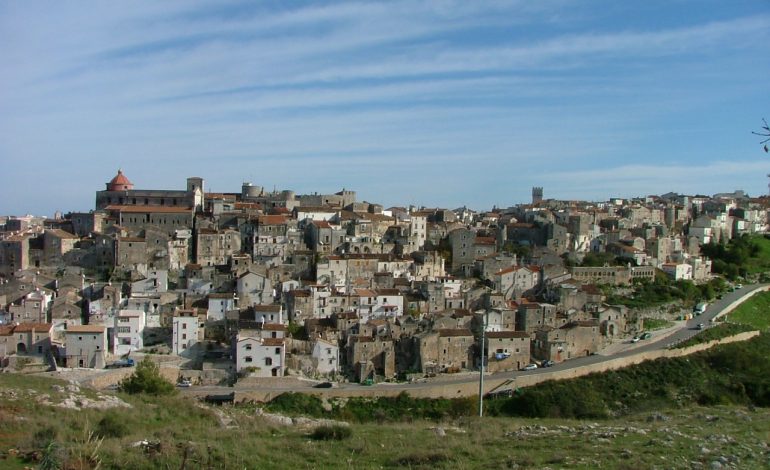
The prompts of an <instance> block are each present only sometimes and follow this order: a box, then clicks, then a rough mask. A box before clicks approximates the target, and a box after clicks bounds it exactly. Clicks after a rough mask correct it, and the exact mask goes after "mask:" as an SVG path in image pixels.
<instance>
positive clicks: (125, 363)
mask: <svg viewBox="0 0 770 470" xmlns="http://www.w3.org/2000/svg"><path fill="white" fill-rule="evenodd" d="M134 365H135V364H134V360H133V359H131V358H130V357H129V358H128V359H120V360H118V361H115V362H113V363H111V364H107V365H106V366H104V367H105V369H119V368H121V367H134Z"/></svg>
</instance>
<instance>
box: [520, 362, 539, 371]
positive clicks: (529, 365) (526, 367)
mask: <svg viewBox="0 0 770 470" xmlns="http://www.w3.org/2000/svg"><path fill="white" fill-rule="evenodd" d="M535 369H537V364H535V363H532V364H527V365H526V366H524V367H522V368H521V370H535Z"/></svg>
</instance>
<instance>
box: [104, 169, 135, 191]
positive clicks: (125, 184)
mask: <svg viewBox="0 0 770 470" xmlns="http://www.w3.org/2000/svg"><path fill="white" fill-rule="evenodd" d="M132 189H134V183H132V182H130V181H129V180H128V178H126V175H124V174H123V170H118V174H117V175H115V177H114V178H112V180H110V182H109V183H107V191H130V190H132Z"/></svg>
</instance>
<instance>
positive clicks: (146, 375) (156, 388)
mask: <svg viewBox="0 0 770 470" xmlns="http://www.w3.org/2000/svg"><path fill="white" fill-rule="evenodd" d="M118 390H120V391H121V392H126V393H129V394H132V395H133V394H137V393H146V394H148V395H173V394H174V393H176V388H174V384H172V383H171V382H169V381H168V380H166V379H165V378H163V376H162V375H160V367H159V366H158V364H156V363H155V362H153V361H152V359H150V358H149V357H145V358H144V359H142V362H140V363H139V364H138V365H137V366H136V370H135V371H134V373H133V374H131V375H129V376H128V377H126V378H125V379H123V380H121V382H120V385H119V386H118Z"/></svg>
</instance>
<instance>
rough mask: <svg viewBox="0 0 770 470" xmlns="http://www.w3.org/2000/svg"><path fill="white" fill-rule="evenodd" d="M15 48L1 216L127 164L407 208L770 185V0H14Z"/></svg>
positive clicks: (148, 177) (84, 195)
mask: <svg viewBox="0 0 770 470" xmlns="http://www.w3.org/2000/svg"><path fill="white" fill-rule="evenodd" d="M0 44H2V45H3V46H2V47H0V64H2V70H3V72H2V73H0V161H1V162H2V164H3V166H2V168H3V172H2V173H3V176H4V177H3V178H2V183H0V214H16V215H22V214H25V213H32V214H37V215H50V214H53V212H54V211H56V210H61V211H63V212H67V211H83V210H89V209H92V208H93V204H94V192H95V191H97V190H100V189H103V188H104V183H105V182H107V181H109V179H111V178H112V176H114V174H115V173H116V171H117V169H118V168H122V169H123V170H124V172H125V174H126V175H127V176H128V177H129V178H130V179H131V180H132V182H133V183H134V184H135V185H136V187H137V188H142V189H161V188H166V189H181V188H183V187H184V184H185V178H186V177H187V176H201V177H203V178H205V179H206V183H207V186H208V189H209V190H212V191H216V192H236V191H239V190H240V185H241V183H242V182H243V181H250V182H252V183H253V184H255V185H261V186H264V187H266V188H270V189H272V188H273V187H276V188H279V189H292V190H295V191H296V192H298V193H307V192H314V191H318V192H333V191H339V190H340V189H342V188H343V187H344V188H347V189H353V190H356V191H357V192H358V199H359V200H368V201H370V202H379V203H382V204H385V205H386V206H390V205H407V204H416V205H425V206H442V207H449V208H454V207H458V206H462V205H467V206H469V207H472V208H476V209H488V208H491V207H492V206H493V205H497V206H509V205H513V204H516V203H520V202H527V201H528V200H529V199H530V190H531V187H532V186H543V187H544V193H545V197H547V198H559V199H587V200H606V199H607V198H609V197H632V196H640V195H647V194H661V193H665V192H668V191H677V192H680V193H691V194H694V193H701V194H712V193H715V192H722V191H731V190H734V189H744V190H746V191H747V192H749V194H751V195H760V194H765V193H767V190H768V186H767V184H768V179H767V177H766V174H767V173H770V157H769V156H768V155H767V154H765V153H764V152H762V150H761V146H760V145H759V141H760V140H761V139H760V138H758V137H757V136H753V135H752V134H751V131H752V130H754V131H758V130H760V128H761V125H762V118H763V117H765V118H768V119H770V79H769V77H770V48H769V47H768V44H770V1H768V0H745V1H744V0H731V1H729V2H725V1H722V0H719V1H709V0H705V1H688V0H667V1H654V0H652V1H641V2H640V1H636V2H626V1H623V2H618V1H609V0H608V1H591V0H585V1H566V0H550V1H549V0H544V1H495V0H492V1H483V2H469V1H467V0H460V1H435V2H416V1H393V2H383V3H375V2H340V3H314V2H284V1H272V2H221V1H217V2H192V1H178V2H175V1H164V2H156V1H147V2H142V1H132V2H104V1H100V2H87V1H77V2H75V1H72V2H69V1H63V2H62V1H51V2H41V1H28V2H27V1H25V2H2V3H0Z"/></svg>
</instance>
